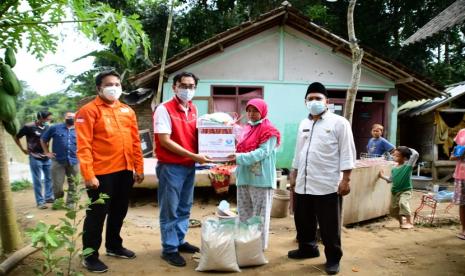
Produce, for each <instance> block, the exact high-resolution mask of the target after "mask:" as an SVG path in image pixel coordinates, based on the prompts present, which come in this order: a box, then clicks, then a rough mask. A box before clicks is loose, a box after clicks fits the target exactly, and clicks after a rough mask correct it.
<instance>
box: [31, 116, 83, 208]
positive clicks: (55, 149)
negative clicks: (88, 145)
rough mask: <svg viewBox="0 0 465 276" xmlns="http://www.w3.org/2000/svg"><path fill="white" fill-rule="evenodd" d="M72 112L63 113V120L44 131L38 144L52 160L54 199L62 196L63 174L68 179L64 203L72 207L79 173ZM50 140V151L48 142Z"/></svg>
mask: <svg viewBox="0 0 465 276" xmlns="http://www.w3.org/2000/svg"><path fill="white" fill-rule="evenodd" d="M74 117H75V114H74V112H66V113H65V118H64V119H65V122H64V123H61V124H56V125H53V126H51V127H50V128H49V129H47V131H45V132H44V133H43V134H42V136H41V138H40V144H41V145H42V149H43V150H44V154H45V155H46V156H47V157H48V158H50V159H51V160H52V183H53V194H54V197H55V200H57V199H59V198H62V197H63V196H64V192H63V182H64V181H65V176H66V178H67V181H68V195H67V197H66V205H67V206H68V208H70V207H72V204H73V195H74V191H75V189H76V187H75V185H74V183H75V182H76V181H77V179H76V177H77V176H78V174H79V165H78V161H77V157H76V131H75V129H74ZM51 139H53V142H52V151H51V152H50V150H49V142H50V140H51Z"/></svg>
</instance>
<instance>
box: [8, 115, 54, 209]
mask: <svg viewBox="0 0 465 276" xmlns="http://www.w3.org/2000/svg"><path fill="white" fill-rule="evenodd" d="M51 120H52V113H50V112H49V111H46V110H44V111H40V112H37V120H36V121H35V122H32V123H28V124H26V125H24V126H23V127H22V128H21V129H20V130H19V132H18V134H16V137H15V142H16V144H17V145H18V147H19V148H20V149H21V151H22V152H24V154H26V155H29V167H30V169H31V174H32V183H33V186H34V195H35V199H36V204H37V208H39V209H47V208H48V207H47V205H46V204H45V203H53V201H54V198H53V189H52V178H51V176H50V166H51V161H50V158H49V157H48V156H47V155H45V153H44V150H43V148H42V146H41V145H40V137H41V136H42V134H43V133H44V132H45V131H46V130H47V129H48V128H49V125H50V121H51ZM24 136H26V142H27V149H24V148H23V145H22V144H21V141H20V140H19V139H21V138H22V137H24ZM42 175H43V176H44V180H43V183H44V185H43V186H42Z"/></svg>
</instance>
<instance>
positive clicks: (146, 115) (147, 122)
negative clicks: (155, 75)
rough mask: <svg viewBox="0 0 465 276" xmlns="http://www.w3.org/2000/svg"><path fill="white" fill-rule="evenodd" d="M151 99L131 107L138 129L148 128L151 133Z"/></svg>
mask: <svg viewBox="0 0 465 276" xmlns="http://www.w3.org/2000/svg"><path fill="white" fill-rule="evenodd" d="M151 101H152V99H147V100H146V101H144V102H143V103H141V104H138V105H132V106H131V108H132V109H134V111H135V112H136V115H137V122H138V126H139V130H144V129H149V130H150V133H153V123H152V116H153V115H152V108H151V107H150V103H151Z"/></svg>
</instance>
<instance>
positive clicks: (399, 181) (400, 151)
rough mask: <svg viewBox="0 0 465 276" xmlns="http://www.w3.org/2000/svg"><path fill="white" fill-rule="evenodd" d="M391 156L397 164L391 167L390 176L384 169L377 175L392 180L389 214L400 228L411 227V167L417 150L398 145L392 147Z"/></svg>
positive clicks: (415, 159) (416, 156) (416, 158)
mask: <svg viewBox="0 0 465 276" xmlns="http://www.w3.org/2000/svg"><path fill="white" fill-rule="evenodd" d="M392 157H393V159H394V161H395V162H397V166H395V167H394V168H392V170H391V176H390V177H389V178H388V177H386V176H385V175H384V171H383V170H381V171H380V172H379V177H380V178H382V179H384V180H386V181H387V182H388V183H391V182H392V188H391V193H392V197H391V207H390V214H391V216H393V217H395V218H397V219H398V220H399V224H400V228H402V229H410V228H413V221H412V216H411V212H410V203H409V201H410V198H411V197H412V189H413V187H412V178H411V176H412V169H413V166H415V163H416V162H417V160H418V152H417V151H416V150H414V149H411V148H408V147H405V146H399V147H397V148H396V149H394V152H393V154H392Z"/></svg>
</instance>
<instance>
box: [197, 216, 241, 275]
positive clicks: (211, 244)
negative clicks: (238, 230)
mask: <svg viewBox="0 0 465 276" xmlns="http://www.w3.org/2000/svg"><path fill="white" fill-rule="evenodd" d="M234 228H235V220H233V219H226V220H219V221H218V220H215V219H207V220H206V221H205V222H203V223H202V244H201V247H200V253H201V256H200V262H199V265H198V266H197V268H196V269H195V270H197V271H210V270H214V271H230V272H240V271H241V270H240V269H239V266H238V265H237V259H236V250H235V246H234Z"/></svg>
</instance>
